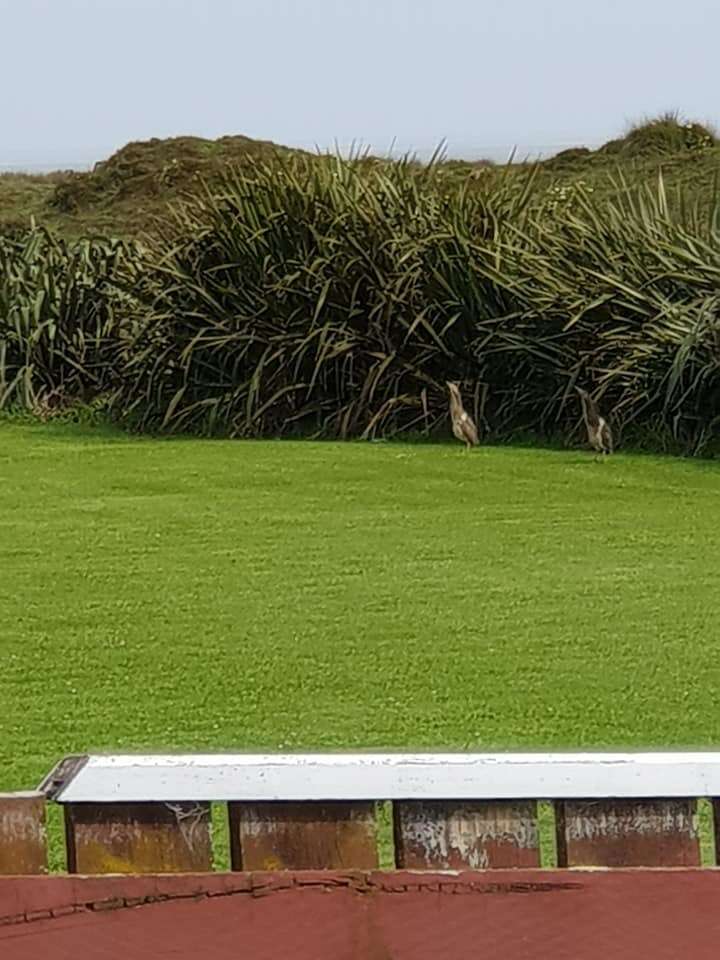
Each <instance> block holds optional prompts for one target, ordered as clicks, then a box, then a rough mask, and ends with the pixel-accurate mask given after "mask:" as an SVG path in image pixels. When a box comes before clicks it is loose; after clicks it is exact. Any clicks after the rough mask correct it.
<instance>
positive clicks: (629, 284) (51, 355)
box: [0, 117, 720, 453]
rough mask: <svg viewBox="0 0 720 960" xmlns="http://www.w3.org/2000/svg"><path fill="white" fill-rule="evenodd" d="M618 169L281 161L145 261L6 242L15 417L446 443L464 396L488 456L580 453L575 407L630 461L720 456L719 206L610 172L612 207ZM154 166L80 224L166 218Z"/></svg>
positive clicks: (0, 372) (123, 252) (710, 191)
mask: <svg viewBox="0 0 720 960" xmlns="http://www.w3.org/2000/svg"><path fill="white" fill-rule="evenodd" d="M703 130H704V128H699V127H697V125H684V124H680V123H679V122H678V121H677V119H674V118H670V117H665V118H660V119H659V120H657V121H653V122H651V123H649V124H646V125H644V126H642V127H638V128H636V129H633V130H631V131H630V132H629V133H628V135H627V137H626V138H625V140H624V143H625V147H624V149H625V150H626V151H628V153H629V154H634V155H637V156H638V157H644V156H646V155H647V154H648V153H649V152H652V151H651V149H650V146H649V145H652V144H653V143H655V144H656V147H655V148H654V149H655V154H657V155H658V156H662V157H671V158H674V159H675V160H677V158H678V156H679V155H680V154H681V153H682V152H683V151H684V153H685V154H687V155H688V156H690V157H693V158H698V157H702V158H704V157H706V156H708V155H711V156H713V157H716V153H717V151H716V148H715V146H714V141H713V139H712V134H711V133H710V132H708V131H705V132H703ZM182 143H183V145H184V146H183V149H187V151H188V155H189V156H192V157H197V156H198V155H200V154H202V152H203V151H205V152H208V153H209V154H211V155H212V156H213V157H215V155H216V153H217V151H221V150H222V149H225V148H227V149H230V147H229V145H228V144H226V145H225V147H222V145H220V146H218V144H215V145H213V146H212V147H211V148H210V147H205V146H203V144H204V143H205V142H204V141H190V140H188V141H182ZM218 143H220V142H218ZM232 146H233V149H237V148H238V144H236V143H233V145H232ZM153 149H154V150H155V151H157V152H158V153H159V154H162V143H161V142H157V143H156V144H155V146H154V148H153ZM606 153H608V151H605V154H606ZM603 155H604V154H603V151H598V152H596V153H594V154H591V155H590V156H589V157H588V156H586V155H582V156H577V155H576V156H574V157H568V156H566V157H565V158H564V159H563V158H562V157H559V158H555V162H556V163H565V164H570V165H571V166H572V165H580V166H579V168H578V169H582V170H584V172H585V175H584V176H577V175H576V176H573V177H566V178H564V179H563V178H560V179H558V178H557V176H549V173H548V166H547V165H545V164H540V165H536V166H534V167H525V166H520V167H519V168H514V167H492V166H483V165H476V166H475V167H474V168H473V169H472V172H471V173H470V174H463V173H462V172H461V170H460V168H459V167H458V165H457V164H443V163H436V164H431V165H429V166H427V165H426V166H423V165H420V164H416V163H413V162H410V161H404V162H399V163H388V162H382V161H378V160H376V159H373V158H361V159H355V160H349V161H343V160H340V159H338V158H333V157H318V156H309V155H296V154H293V153H286V154H285V155H281V153H279V152H277V151H273V150H271V149H270V145H264V146H263V149H258V150H256V151H255V152H254V153H253V152H252V151H251V150H249V149H248V150H247V151H246V154H245V155H244V160H243V163H242V164H241V165H239V166H235V167H234V168H233V169H232V170H230V171H229V172H228V171H227V170H225V172H222V170H223V169H225V168H224V167H222V165H220V166H219V167H217V168H215V172H214V174H213V176H212V178H211V179H210V180H208V181H207V182H205V183H204V187H203V189H199V190H198V189H193V190H192V191H190V192H186V195H185V199H184V200H183V202H182V203H180V204H177V205H176V207H175V212H174V215H173V217H172V219H168V218H167V217H166V218H165V220H164V222H163V225H162V227H160V226H158V229H157V230H156V232H155V234H154V235H153V236H147V237H146V238H145V240H144V241H143V242H142V243H135V244H126V243H119V242H117V241H113V242H109V241H105V240H101V239H100V240H92V241H88V240H85V241H83V242H82V243H81V244H73V243H70V242H65V241H59V240H55V239H53V238H52V237H51V236H50V235H48V234H47V233H46V232H45V231H44V230H43V229H42V228H35V229H34V230H31V231H30V232H29V234H28V235H27V236H20V237H17V236H16V237H14V238H5V239H4V240H3V239H2V238H0V259H2V262H3V263H4V264H5V277H4V279H3V280H0V297H2V298H3V299H2V301H0V302H1V303H2V304H3V306H2V308H1V309H0V325H4V326H3V330H4V331H5V333H4V334H3V337H2V339H3V340H4V348H3V349H4V353H3V356H2V358H0V376H1V377H2V381H0V384H1V385H2V387H3V392H2V393H1V394H0V405H2V403H5V405H11V404H15V405H17V404H22V405H25V406H26V407H27V406H31V405H32V402H33V400H34V398H36V397H38V396H40V395H43V394H45V393H47V392H48V391H50V392H52V391H54V390H57V389H58V387H59V386H62V387H63V390H64V391H65V393H66V394H68V395H69V396H71V397H72V396H74V395H78V396H85V397H87V396H88V395H94V396H97V395H98V394H100V393H107V394H108V396H109V402H110V409H111V411H112V414H113V415H114V416H115V417H116V418H117V419H119V420H121V421H122V422H124V423H126V424H129V425H132V426H134V427H138V428H141V429H145V430H152V431H157V430H169V431H189V432H194V433H204V434H225V435H232V436H277V435H283V434H284V435H288V434H302V435H314V436H326V437H342V438H345V437H366V438H368V437H377V436H390V435H393V434H397V433H403V432H409V431H410V432H415V433H417V432H422V433H425V434H428V435H429V434H433V433H434V432H436V431H437V430H438V429H443V430H445V429H446V426H445V424H446V417H447V394H446V389H445V381H447V380H453V381H455V380H457V381H460V382H461V385H462V388H463V395H464V396H465V399H466V403H467V405H468V409H469V412H470V413H471V414H472V416H473V418H474V419H475V420H476V421H477V422H478V424H479V425H480V426H481V430H482V432H483V433H484V434H485V435H486V436H487V435H488V434H490V435H492V436H507V435H517V434H518V433H527V432H530V433H533V434H535V435H536V436H538V435H541V436H545V437H549V436H553V435H555V434H557V433H560V432H562V433H563V434H564V435H565V436H567V435H568V434H569V433H570V432H571V430H572V428H573V425H574V424H575V423H576V422H577V412H578V407H577V398H576V396H575V393H574V390H573V388H574V387H575V386H576V385H581V386H583V387H586V388H589V389H591V390H592V391H593V392H594V394H595V395H596V397H598V398H599V400H600V403H601V406H602V409H603V410H604V411H605V412H606V413H608V414H610V415H611V416H612V418H613V421H614V425H615V426H616V427H617V428H619V430H620V431H622V432H624V435H625V437H627V436H632V437H633V439H634V441H636V442H643V443H649V444H651V445H654V446H658V445H664V444H668V443H672V444H673V445H675V446H679V447H680V448H682V449H684V450H686V451H689V452H694V453H697V452H703V451H706V450H708V449H711V444H712V439H713V435H714V433H715V432H716V427H717V424H718V423H719V422H720V380H719V377H718V373H719V370H718V367H719V365H720V347H719V346H718V345H719V344H720V330H719V329H718V324H719V323H720V320H719V318H718V294H717V289H718V279H719V278H720V194H719V193H718V187H717V184H715V185H714V186H713V187H712V188H709V187H708V188H707V189H704V188H703V190H700V191H698V189H697V188H696V187H693V186H690V185H689V184H688V183H686V182H681V183H679V184H677V185H676V186H674V187H673V186H672V185H671V184H672V176H671V177H670V182H669V181H668V178H667V177H666V176H665V175H664V174H658V173H657V169H656V171H655V175H654V180H653V181H652V183H649V184H648V183H646V182H645V180H644V179H643V177H641V176H639V175H638V174H637V168H636V167H634V166H633V165H632V163H630V161H628V164H623V165H621V166H618V163H617V160H616V161H613V163H614V167H613V170H614V174H613V176H612V177H609V175H608V173H607V171H606V172H605V174H604V176H605V181H606V182H605V181H603V184H602V186H599V183H600V181H599V180H598V178H597V177H596V176H594V175H593V174H592V171H593V169H594V168H593V166H592V165H593V164H595V163H597V162H598V157H601V156H603ZM147 156H148V155H147V154H146V153H145V152H144V151H143V150H141V149H140V148H139V147H138V145H130V146H129V147H128V148H126V150H125V153H124V154H123V152H122V151H121V152H120V154H118V155H116V158H114V161H113V162H109V164H108V166H107V167H100V168H98V170H96V171H95V172H94V173H93V174H91V175H82V176H84V177H85V178H86V179H85V180H82V183H83V184H84V185H85V186H84V187H83V189H85V188H87V189H88V190H89V193H88V194H87V195H84V194H83V196H84V197H85V199H84V200H82V202H83V203H90V202H94V201H92V196H94V194H93V190H97V191H99V194H98V195H108V196H109V195H112V196H116V197H117V198H118V202H122V201H123V200H124V199H126V198H127V196H128V195H130V194H132V191H133V190H140V189H142V190H144V191H145V192H146V194H148V195H149V194H150V193H151V192H152V191H153V190H156V188H157V182H156V179H154V174H152V170H153V169H154V168H153V167H152V164H150V166H149V167H148V166H147V164H145V161H146V160H147ZM213 162H215V161H214V160H213ZM634 162H635V161H633V163H634ZM173 169H174V168H172V165H171V171H170V173H169V174H168V176H171V177H173V176H176V173H173V172H172V171H173ZM182 169H183V171H184V172H183V173H182V175H181V174H180V173H177V176H178V177H180V179H181V180H183V182H184V183H185V185H186V186H187V185H188V183H189V182H192V183H194V182H195V181H194V180H193V177H194V176H195V174H194V173H192V174H191V173H190V172H189V169H190V168H189V167H187V168H186V167H183V168H182ZM122 171H125V172H124V174H123V175H122V176H121V175H120V174H121V172H122ZM88 178H89V179H88ZM93 178H94V179H93ZM183 178H184V179H183ZM188 178H189V180H188ZM80 182H81V181H80V180H78V181H77V183H80ZM89 184H94V186H92V189H90V187H89V186H88V185H89ZM131 187H132V189H131ZM65 188H68V189H69V187H68V185H67V184H65V186H64V187H63V189H65ZM73 189H74V188H73ZM78 189H79V188H78ZM58 190H60V186H58ZM128 190H130V194H128V193H127V191H128ZM113 191H116V192H115V193H113ZM61 192H62V191H61ZM71 193H72V191H70V193H67V192H66V194H65V196H66V201H64V202H66V203H69V202H70V201H69V200H68V199H67V198H68V197H69V196H70V194H71ZM81 193H82V191H81ZM78 196H80V194H78ZM58 202H59V201H58ZM73 202H75V201H73ZM80 202H81V201H80V200H77V203H80ZM101 368H102V369H101Z"/></svg>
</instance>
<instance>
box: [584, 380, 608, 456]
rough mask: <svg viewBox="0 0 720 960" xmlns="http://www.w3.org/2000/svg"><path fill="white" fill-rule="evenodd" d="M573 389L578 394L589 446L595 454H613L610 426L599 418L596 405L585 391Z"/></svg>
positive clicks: (602, 418) (603, 418)
mask: <svg viewBox="0 0 720 960" xmlns="http://www.w3.org/2000/svg"><path fill="white" fill-rule="evenodd" d="M575 389H576V390H577V392H578V393H579V394H580V402H581V403H582V412H583V420H584V421H585V429H586V430H587V435H588V441H589V443H590V446H591V447H592V448H593V450H595V451H596V452H597V453H602V454H603V456H607V455H608V454H610V453H612V452H613V435H612V431H611V430H610V426H609V424H608V422H607V420H606V419H605V417H603V416H601V414H600V411H599V410H598V405H597V403H595V401H594V400H593V398H592V397H591V396H590V394H589V393H588V392H587V390H581V389H580V387H575Z"/></svg>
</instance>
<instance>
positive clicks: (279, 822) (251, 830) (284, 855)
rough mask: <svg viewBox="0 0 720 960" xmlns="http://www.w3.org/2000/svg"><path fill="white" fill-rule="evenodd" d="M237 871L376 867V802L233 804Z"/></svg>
mask: <svg viewBox="0 0 720 960" xmlns="http://www.w3.org/2000/svg"><path fill="white" fill-rule="evenodd" d="M228 808H229V817H230V847H231V855H232V866H233V869H234V870H330V869H338V870H340V869H356V870H372V869H373V868H374V867H376V866H377V862H378V856H377V843H376V824H375V805H374V804H373V803H368V802H362V803H353V802H348V801H340V802H334V803H323V802H321V801H311V802H306V803H303V802H292V803H284V802H282V801H272V802H268V803H231V804H229V805H228Z"/></svg>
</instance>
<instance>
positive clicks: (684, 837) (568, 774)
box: [0, 752, 720, 875]
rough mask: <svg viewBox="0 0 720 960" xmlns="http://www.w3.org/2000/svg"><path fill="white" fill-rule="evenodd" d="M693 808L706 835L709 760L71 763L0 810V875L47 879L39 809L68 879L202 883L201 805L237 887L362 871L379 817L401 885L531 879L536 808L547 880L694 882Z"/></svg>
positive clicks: (717, 768)
mask: <svg viewBox="0 0 720 960" xmlns="http://www.w3.org/2000/svg"><path fill="white" fill-rule="evenodd" d="M699 798H709V799H710V800H711V802H712V804H713V809H714V813H715V819H716V821H717V819H718V816H719V814H720V753H715V752H705V753H702V752H695V753H667V752H665V753H627V754H623V753H612V754H610V753H537V754H529V753H522V754H521V753H506V754H380V753H377V754H374V753H361V754H360V753H358V754H282V755H273V754H263V755H259V754H208V755H155V756H154V755H143V756H128V755H121V756H76V757H68V758H65V759H64V760H63V761H61V763H59V764H58V765H57V766H56V767H55V768H54V770H53V771H51V772H50V773H49V774H48V776H47V777H46V778H45V779H44V780H43V782H42V783H41V785H40V788H39V789H38V791H35V792H32V793H22V794H20V793H18V794H5V795H0V873H4V874H26V875H31V874H38V873H43V872H45V871H46V870H47V840H46V830H45V815H46V804H47V803H48V802H49V803H58V804H60V805H61V806H62V808H63V810H64V816H65V828H66V829H65V840H66V849H67V866H68V870H69V872H71V873H79V874H110V873H135V874H139V873H189V872H204V871H210V870H211V869H212V844H211V817H210V803H211V802H222V803H225V804H227V816H228V824H229V830H230V848H231V867H232V869H233V870H235V871H241V870H244V871H264V870H348V869H350V870H366V871H367V870H373V869H375V868H376V867H377V865H378V828H377V817H376V810H377V806H376V805H377V803H378V802H380V801H390V802H391V804H392V821H393V835H394V858H395V866H396V867H397V868H400V869H403V868H408V869H414V870H417V869H419V870H448V869H454V870H463V869H507V868H535V867H539V866H540V842H539V831H538V813H537V802H538V801H539V800H548V801H551V802H552V803H553V805H554V809H555V824H556V846H557V860H558V866H559V867H561V868H566V867H579V866H600V867H610V866H616V867H695V866H699V865H700V838H699V831H698V817H697V801H698V799H699ZM716 833H720V831H716ZM717 859H718V851H717V848H716V860H717Z"/></svg>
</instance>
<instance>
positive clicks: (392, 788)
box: [40, 751, 720, 803]
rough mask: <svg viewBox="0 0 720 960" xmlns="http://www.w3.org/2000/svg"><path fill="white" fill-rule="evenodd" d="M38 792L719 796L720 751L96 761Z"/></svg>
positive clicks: (136, 798)
mask: <svg viewBox="0 0 720 960" xmlns="http://www.w3.org/2000/svg"><path fill="white" fill-rule="evenodd" d="M40 789H41V790H43V791H44V792H45V793H46V794H47V795H48V796H49V797H52V798H53V799H55V800H58V801H59V802H60V803H104V802H115V803H118V802H120V803H131V802H141V801H158V802H162V801H181V800H188V801H204V800H214V801H229V800H240V801H242V800H245V801H263V800H328V801H329V800H523V799H553V800H569V799H584V798H587V799H602V798H610V797H618V798H623V797H625V798H633V797H637V798H642V797H715V796H717V797H720V752H710V751H708V752H692V753H679V752H671V753H668V752H657V753H653V752H645V753H305V754H271V753H268V754H250V753H248V754H242V753H223V754H220V753H218V754H176V755H173V754H147V755H125V754H123V755H116V756H102V755H91V756H79V757H67V758H66V759H65V760H63V761H61V763H59V764H58V765H57V766H56V767H55V769H54V770H53V771H51V773H50V774H48V776H47V777H46V778H45V780H44V781H43V783H42V784H41V785H40Z"/></svg>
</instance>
